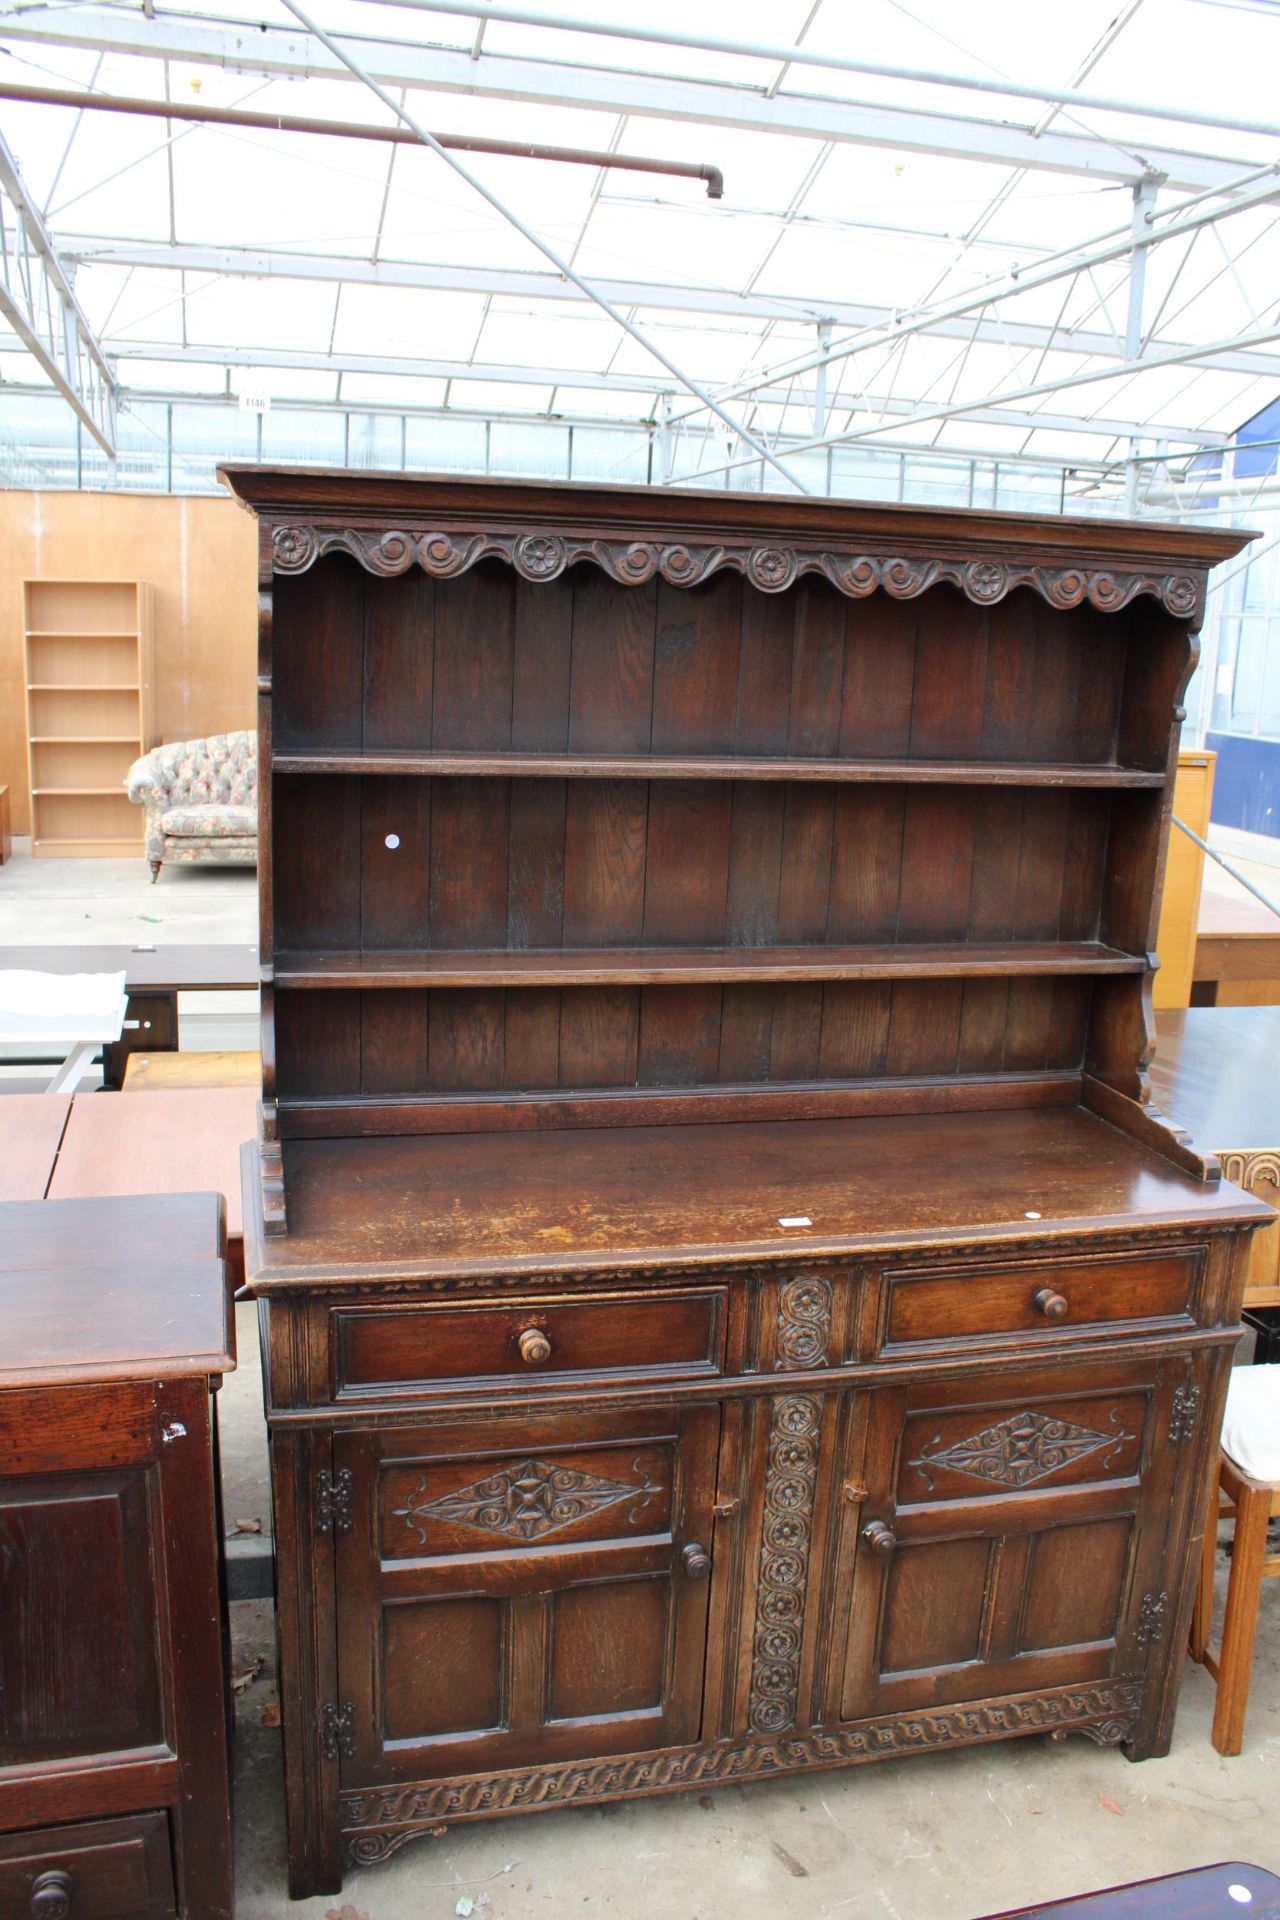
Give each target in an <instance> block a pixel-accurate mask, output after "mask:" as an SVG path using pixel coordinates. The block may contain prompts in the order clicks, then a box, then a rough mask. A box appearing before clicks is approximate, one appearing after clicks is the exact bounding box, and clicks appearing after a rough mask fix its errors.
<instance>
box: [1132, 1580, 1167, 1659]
mask: <svg viewBox="0 0 1280 1920" xmlns="http://www.w3.org/2000/svg"><path fill="white" fill-rule="evenodd" d="M1168 1608H1169V1596H1168V1594H1167V1593H1144V1594H1143V1596H1142V1606H1141V1609H1140V1611H1139V1613H1138V1635H1137V1638H1138V1645H1139V1646H1140V1647H1149V1646H1154V1645H1155V1643H1156V1641H1157V1640H1159V1639H1161V1638H1162V1637H1163V1635H1164V1618H1165V1614H1166V1613H1167V1611H1168Z"/></svg>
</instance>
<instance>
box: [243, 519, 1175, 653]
mask: <svg viewBox="0 0 1280 1920" xmlns="http://www.w3.org/2000/svg"><path fill="white" fill-rule="evenodd" d="M327 553H347V554H350V555H351V557H352V558H353V559H355V560H358V561H359V563H360V565H361V566H362V567H364V568H365V569H366V570H367V571H368V572H369V573H376V574H382V575H384V576H391V575H394V574H400V573H407V572H408V571H409V569H410V568H411V567H415V566H416V567H421V568H422V570H423V572H424V573H428V574H430V575H431V576H432V578H433V579H436V580H452V579H453V578H454V577H455V576H456V575H457V574H460V573H466V572H467V571H468V569H469V568H471V567H473V566H475V564H476V562H477V561H478V560H488V559H494V560H502V561H505V562H506V564H507V565H508V566H510V567H513V568H514V569H515V571H516V573H518V574H519V575H520V577H521V579H523V580H532V581H546V580H556V579H558V578H559V576H560V575H561V574H562V573H563V572H564V571H565V569H566V568H567V567H571V566H573V565H574V564H575V562H577V561H579V560H590V561H593V562H594V563H595V565H596V566H598V567H600V568H602V569H603V571H604V572H605V573H607V574H608V575H609V578H610V579H611V580H616V581H617V582H618V584H619V585H620V586H624V587H638V586H643V585H644V584H645V583H646V581H649V580H653V579H655V578H659V577H660V578H662V579H663V580H665V581H666V582H667V583H668V585H669V586H673V587H696V586H697V585H698V584H699V582H700V581H703V580H707V579H709V578H710V577H711V575H712V574H714V573H719V572H720V571H722V570H723V569H726V568H727V569H729V570H730V571H732V572H734V573H740V574H742V575H743V576H744V577H745V578H746V579H747V580H748V581H750V583H751V585H752V586H753V587H757V588H759V590H760V592H761V593H785V592H786V590H787V588H788V587H790V586H792V585H793V584H794V583H795V581H796V580H798V579H799V578H800V576H801V575H802V574H806V573H816V574H819V575H821V577H822V578H823V579H824V580H827V581H829V582H830V584H831V585H832V586H833V587H835V588H836V589H837V591H838V592H840V593H843V594H846V595H847V596H848V597H849V598H850V599H851V600H864V599H866V597H867V596H868V594H872V593H876V592H878V591H883V592H885V593H887V594H888V595H889V597H890V598H891V599H893V600H914V599H915V598H916V596H917V595H918V594H921V593H925V592H927V590H928V589H929V588H930V587H934V586H937V585H939V584H940V583H942V582H948V583H949V584H950V585H952V586H955V587H958V588H959V589H960V591H961V592H962V593H963V594H964V595H965V596H966V598H967V599H969V600H972V601H974V602H975V604H976V605H978V606H981V607H989V606H994V605H995V603H996V602H997V601H998V600H1003V599H1004V597H1005V595H1006V594H1007V593H1010V592H1011V591H1012V590H1013V588H1014V587H1031V588H1032V589H1033V590H1034V591H1035V592H1036V593H1038V594H1040V595H1041V596H1042V597H1043V598H1044V599H1045V600H1047V601H1048V603H1049V605H1050V606H1052V607H1058V608H1062V609H1064V610H1065V609H1069V608H1072V607H1078V606H1080V605H1081V604H1082V603H1084V602H1086V601H1087V602H1088V603H1089V605H1090V606H1094V607H1097V608H1098V609H1099V611H1100V612H1103V613H1117V612H1119V610H1120V609H1121V608H1122V607H1127V606H1128V604H1129V602H1130V601H1131V600H1134V599H1136V598H1137V597H1138V595H1139V594H1150V595H1151V596H1152V597H1153V598H1155V599H1156V600H1158V601H1159V602H1160V604H1161V605H1162V606H1163V607H1164V608H1165V610H1166V612H1168V613H1171V614H1174V615H1175V616H1176V617H1177V618H1178V619H1180V620H1190V621H1191V622H1192V623H1193V625H1195V626H1197V627H1198V626H1199V624H1200V621H1201V619H1202V617H1203V613H1204V593H1205V576H1204V574H1203V573H1186V572H1168V573H1154V572H1133V571H1127V570H1124V569H1111V568H1087V567H1080V566H1070V565H1068V566H1031V565H1026V564H1019V563H1018V562H1015V561H1011V560H1008V559H1005V558H1003V557H1001V556H999V555H996V554H990V555H986V556H984V555H981V554H979V555H978V556H976V557H970V558H968V559H963V560H962V559H950V558H931V557H929V556H928V555H920V554H917V555H907V554H895V553H891V552H882V553H856V552H852V551H838V550H833V549H829V548H821V547H810V546H803V545H800V544H799V543H797V542H795V541H790V540H788V541H782V540H779V541H778V542H776V543H768V544H760V543H751V542H746V541H744V542H742V543H741V544H739V543H737V542H732V541H726V542H714V541H697V540H690V541H687V542H686V541H667V540H636V539H632V540H626V539H622V540H609V539H598V538H586V537H583V538H576V537H574V536H573V535H570V534H565V533H559V532H554V531H541V530H538V529H536V528H530V529H528V530H527V531H525V532H523V533H502V532H493V531H484V530H481V529H476V530H474V531H468V530H449V531H444V530H439V529H433V528H426V529H420V530H416V531H415V530H413V529H408V528H405V529H402V528H399V527H389V528H384V529H381V530H379V529H378V528H376V527H375V528H368V527H325V526H318V525H311V524H308V523H305V522H294V523H291V524H289V525H284V526H277V527H276V528H275V529H274V531H273V534H272V564H273V567H274V570H275V572H276V573H279V574H295V573H305V572H306V570H307V568H308V567H311V566H313V565H314V564H315V562H316V561H317V560H319V559H320V558H321V557H322V556H323V555H324V554H327Z"/></svg>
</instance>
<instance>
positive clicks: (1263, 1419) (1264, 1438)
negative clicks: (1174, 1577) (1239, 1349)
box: [1191, 1366, 1280, 1754]
mask: <svg viewBox="0 0 1280 1920" xmlns="http://www.w3.org/2000/svg"><path fill="white" fill-rule="evenodd" d="M1229 1513H1234V1515H1235V1536H1234V1544H1233V1547H1232V1553H1231V1576H1230V1578H1229V1580H1228V1582H1227V1605H1226V1611H1225V1614H1224V1616H1223V1622H1222V1646H1221V1649H1220V1650H1219V1653H1218V1657H1217V1659H1216V1660H1215V1659H1214V1657H1213V1655H1212V1654H1211V1653H1210V1652H1209V1633H1210V1629H1211V1627H1212V1624H1213V1569H1214V1559H1215V1557H1216V1554H1217V1548H1218V1521H1219V1520H1220V1519H1221V1518H1222V1517H1223V1515H1224V1514H1229ZM1277 1514H1280V1366H1262V1367H1236V1368H1235V1369H1234V1371H1233V1372H1232V1375H1231V1383H1230V1386H1229V1387H1228V1389H1227V1407H1226V1413H1225V1416H1224V1418H1223V1423H1222V1450H1221V1455H1220V1460H1219V1468H1218V1479H1217V1482H1216V1483H1215V1485H1214V1489H1213V1497H1212V1500H1211V1502H1210V1506H1209V1521H1208V1525H1207V1526H1206V1528H1205V1536H1204V1553H1203V1555H1202V1558H1201V1562H1200V1583H1199V1586H1198V1588H1197V1591H1196V1601H1195V1608H1194V1611H1193V1613H1192V1617H1191V1657H1192V1659H1193V1660H1199V1661H1200V1662H1201V1663H1202V1664H1203V1665H1204V1666H1205V1667H1207V1668H1208V1670H1209V1672H1210V1673H1211V1674H1212V1675H1213V1677H1214V1680H1215V1681H1216V1682H1217V1689H1218V1692H1217V1699H1216V1701H1215V1703H1214V1709H1213V1734H1212V1739H1213V1744H1214V1747H1215V1748H1216V1749H1217V1751H1218V1752H1219V1753H1223V1754H1233V1753H1239V1752H1240V1750H1241V1748H1242V1746H1243V1745H1244V1716H1245V1711H1246V1709H1247V1707H1248V1704H1249V1672H1250V1668H1251V1666H1252V1664H1253V1641H1254V1635H1255V1633H1256V1631H1257V1626H1258V1607H1259V1604H1260V1602H1261V1599H1262V1583H1263V1581H1264V1580H1268V1579H1274V1578H1275V1577H1276V1576H1277V1575H1280V1553H1268V1552H1267V1523H1268V1521H1269V1520H1271V1519H1272V1518H1273V1517H1274V1516H1275V1515H1277Z"/></svg>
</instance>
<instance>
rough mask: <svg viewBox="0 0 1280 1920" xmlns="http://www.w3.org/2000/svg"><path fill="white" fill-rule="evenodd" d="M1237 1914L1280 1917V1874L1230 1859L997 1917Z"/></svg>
mask: <svg viewBox="0 0 1280 1920" xmlns="http://www.w3.org/2000/svg"><path fill="white" fill-rule="evenodd" d="M1246 1894H1247V1895H1248V1896H1249V1898H1247V1899H1246V1898H1244V1896H1245V1895H1246ZM1236 1914H1239V1915H1244V1914H1248V1915H1249V1916H1250V1920H1280V1880H1277V1879H1276V1876H1275V1875H1274V1874H1273V1873H1268V1872H1267V1871H1266V1869H1265V1868H1264V1867H1250V1866H1246V1865H1244V1864H1243V1863H1242V1862H1241V1861H1239V1860H1228V1861H1224V1862H1223V1863H1222V1864H1221V1865H1219V1866H1216V1867H1196V1868H1193V1869H1192V1871H1191V1872H1190V1873H1172V1874H1168V1875H1167V1876H1165V1877H1163V1878H1162V1879H1159V1880H1138V1881H1135V1882H1133V1883H1132V1884H1131V1885H1129V1886H1127V1887H1104V1888H1103V1889H1102V1891H1101V1892H1099V1893H1085V1894H1081V1895H1080V1896H1079V1898H1078V1899H1075V1900H1054V1901H1051V1902H1050V1903H1049V1905H1048V1906H1044V1907H1018V1908H1017V1909H1016V1910H1014V1911H1011V1912H1009V1913H1004V1914H999V1915H996V1916H993V1920H1033V1916H1034V1920H1059V1916H1061V1920H1232V1916H1233V1915H1236Z"/></svg>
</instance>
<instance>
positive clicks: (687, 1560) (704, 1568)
mask: <svg viewBox="0 0 1280 1920" xmlns="http://www.w3.org/2000/svg"><path fill="white" fill-rule="evenodd" d="M680 1558H681V1559H682V1560H683V1561H684V1570H685V1572H686V1573H687V1574H688V1576H689V1578H690V1579H691V1580H705V1579H706V1577H707V1575H708V1574H709V1573H710V1571H711V1555H710V1554H709V1553H708V1552H707V1550H706V1548H705V1547H703V1546H699V1544H698V1542H697V1541H696V1540H691V1541H690V1542H689V1544H688V1546H687V1547H685V1548H683V1549H682V1550H681V1554H680Z"/></svg>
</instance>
